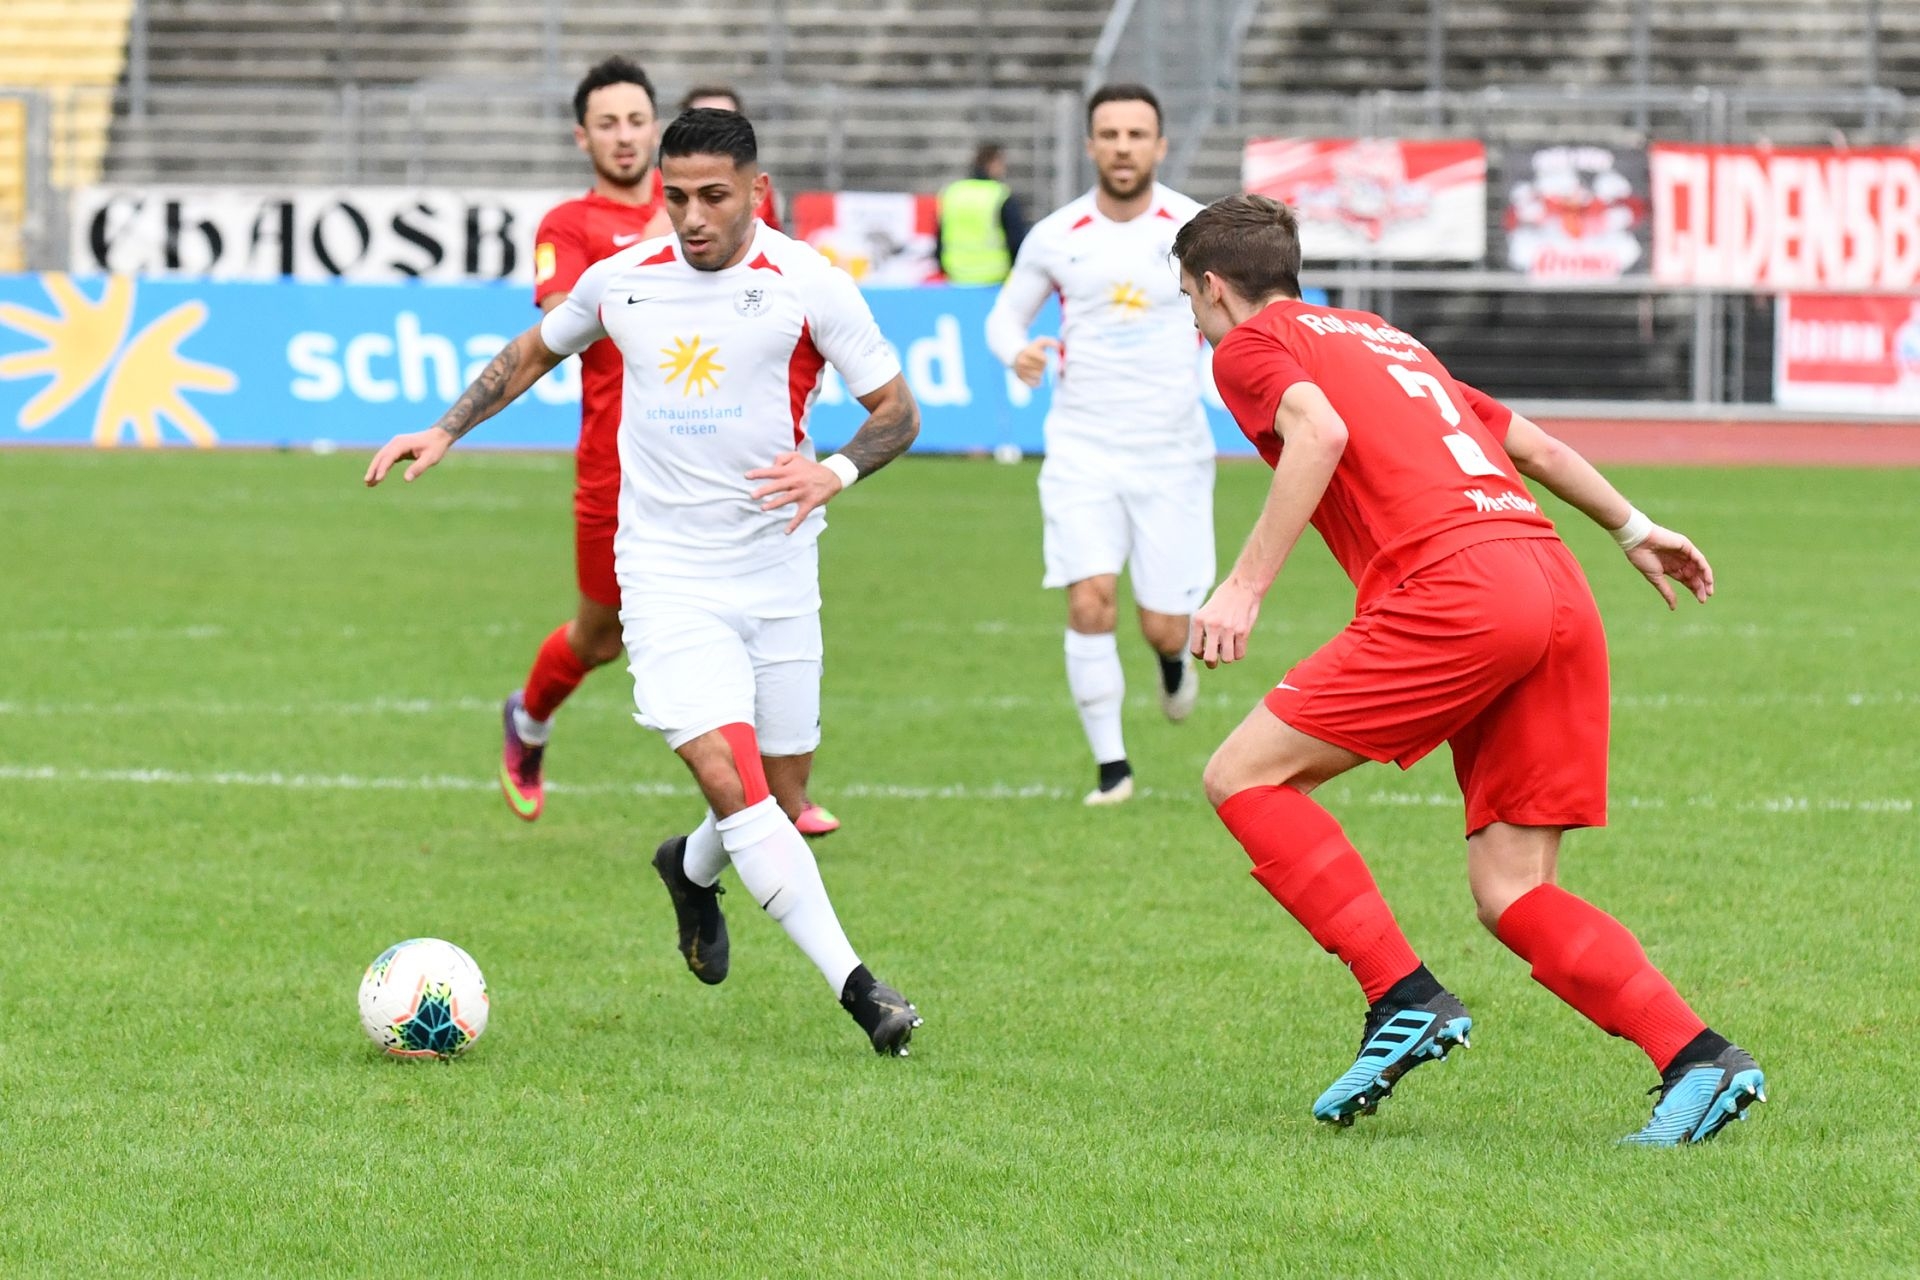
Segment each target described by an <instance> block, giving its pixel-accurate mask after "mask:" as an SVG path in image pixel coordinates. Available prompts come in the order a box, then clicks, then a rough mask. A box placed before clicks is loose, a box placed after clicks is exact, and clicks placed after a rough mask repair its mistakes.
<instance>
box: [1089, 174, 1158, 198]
mask: <svg viewBox="0 0 1920 1280" xmlns="http://www.w3.org/2000/svg"><path fill="white" fill-rule="evenodd" d="M1134 173H1135V177H1134V180H1133V181H1132V183H1130V184H1128V185H1126V186H1122V185H1120V184H1119V183H1117V182H1115V181H1114V180H1113V179H1111V178H1109V177H1108V176H1107V175H1106V173H1105V171H1104V170H1103V171H1102V172H1101V173H1100V189H1101V190H1102V191H1104V192H1106V193H1107V194H1108V195H1109V196H1111V197H1113V198H1114V199H1115V200H1132V199H1134V198H1135V197H1137V196H1140V195H1142V194H1144V193H1145V192H1146V191H1147V189H1148V188H1150V187H1152V186H1153V170H1152V169H1150V168H1140V169H1136V170H1135V171H1134Z"/></svg>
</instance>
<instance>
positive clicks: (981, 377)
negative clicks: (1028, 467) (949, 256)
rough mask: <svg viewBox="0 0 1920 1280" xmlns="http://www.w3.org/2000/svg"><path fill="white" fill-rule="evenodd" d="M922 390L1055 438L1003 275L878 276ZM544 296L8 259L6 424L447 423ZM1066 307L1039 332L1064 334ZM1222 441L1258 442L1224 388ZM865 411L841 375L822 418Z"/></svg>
mask: <svg viewBox="0 0 1920 1280" xmlns="http://www.w3.org/2000/svg"><path fill="white" fill-rule="evenodd" d="M867 296H868V299H869V300H870V301H871V303H872V305H873V310H874V315H875V316H876V317H877V318H878V320H879V322H880V328H881V330H882V331H883V332H884V333H886V335H887V336H888V338H889V339H891V340H892V342H893V343H894V345H895V346H896V347H897V348H898V349H899V352H900V359H901V365H902V367H903V368H904V369H905V370H906V372H907V379H908V381H909V383H910V384H911V385H912V388H913V392H914V395H915V396H916V397H917V398H918V399H919V401H920V407H921V413H922V428H921V434H920V440H919V444H918V445H917V446H916V448H917V449H918V450H919V451H922V452H934V453H962V452H979V451H986V450H991V449H994V448H995V447H997V446H1001V445H1014V446H1017V447H1018V448H1020V449H1021V450H1022V451H1023V452H1027V453H1034V452H1039V451H1040V450H1041V448H1042V434H1041V423H1042V421H1043V419H1044V418H1045V416H1046V409H1047V399H1048V391H1047V389H1046V388H1045V387H1042V388H1041V389H1039V390H1037V391H1029V390H1028V389H1027V388H1026V387H1024V386H1022V385H1021V384H1020V383H1019V382H1018V381H1017V380H1015V379H1014V378H1013V377H1012V376H1011V375H1010V374H1009V373H1008V372H1007V371H1006V370H1005V369H1004V368H1003V367H1002V366H1001V365H1000V363H999V362H998V361H997V360H995V359H994V358H993V355H992V353H991V352H989V351H988V350H987V344H986V336H985V325H986V316H987V311H988V309H989V308H990V307H991V306H992V304H993V297H994V291H993V290H991V289H964V288H948V287H941V286H929V287H926V288H917V289H875V290H872V291H870V292H869V293H868V295H867ZM536 316H537V313H536V312H535V311H534V309H533V307H532V305H531V304H530V302H529V301H528V298H527V291H526V290H525V289H524V288H521V287H519V286H515V285H510V284H444V285H430V284H392V285H387V284H347V283H329V284H307V283H294V282H290V281H286V282H274V283H263V284H252V283H240V282H214V281H173V280H138V279H134V278H132V277H127V276H98V277H74V276H65V275H58V274H45V275H9V276H0V443H11V444H76V445H86V444H91V445H95V446H98V447H102V448H114V447H122V446H147V447H157V446H161V445H188V446H199V447H202V448H212V447H215V446H219V445H242V446H253V447H259V446H268V447H272V446H281V447H292V446H310V445H314V444H316V443H322V444H323V446H324V443H328V442H330V443H332V444H334V445H339V446H351V447H355V448H361V447H372V446H376V445H379V444H381V443H383V442H384V441H385V440H386V439H387V438H388V437H389V436H392V435H394V434H396V433H398V432H402V431H416V430H419V429H420V428H422V427H425V426H427V425H429V424H431V423H432V422H433V420H434V419H435V418H436V417H438V416H439V415H440V413H441V411H442V410H444V409H445V408H446V407H447V406H448V405H450V404H452V403H453V401H454V399H455V398H456V397H457V396H458V395H459V394H460V392H461V390H462V389H463V388H464V387H465V386H466V385H467V383H468V382H469V381H471V380H472V378H473V377H474V376H475V375H476V374H478V373H479V371H480V370H481V369H482V368H483V367H484V366H485V365H486V363H487V361H488V360H490V359H492V357H493V355H494V353H495V352H497V351H498V350H499V349H500V347H501V345H502V344H504V343H505V342H506V341H507V339H508V338H509V337H511V336H512V335H513V334H515V333H518V332H519V331H521V330H522V329H524V328H526V327H527V326H528V325H529V324H531V323H532V322H533V321H534V319H535V318H536ZM1057 323H1058V313H1057V312H1056V311H1054V310H1053V309H1052V308H1051V307H1050V308H1049V310H1048V312H1047V313H1045V314H1043V315H1042V316H1041V318H1040V321H1039V323H1038V324H1037V325H1036V326H1035V333H1036V334H1039V333H1053V332H1054V331H1055V329H1054V326H1055V325H1057ZM579 379H580V375H579V368H578V363H577V362H576V361H571V360H570V361H568V362H567V363H566V364H564V365H562V366H561V367H560V368H558V369H556V370H554V372H553V373H552V374H550V375H548V376H547V377H546V378H545V379H543V380H542V381H541V382H540V383H538V384H537V385H536V386H535V387H534V388H533V390H532V391H531V392H529V393H528V394H527V395H526V396H524V397H522V398H521V400H520V401H519V402H518V403H516V404H515V405H513V406H512V407H511V408H509V409H508V410H507V411H506V412H505V413H503V414H501V415H500V416H499V417H497V418H495V419H494V420H492V421H491V422H489V423H487V424H486V425H485V426H483V427H481V428H480V429H479V430H478V431H476V432H475V433H474V435H473V436H471V437H470V438H469V439H468V440H467V442H466V443H465V445H463V446H462V447H473V446H493V447H508V448H522V449H526V448H533V449H567V448H571V447H572V445H573V442H574V440H575V438H576V436H577V435H578V433H579V413H580V380H579ZM1210 412H1211V414H1212V418H1213V424H1214V436H1215V439H1216V440H1217V441H1218V442H1219V444H1220V448H1221V452H1223V453H1233V454H1245V453H1248V452H1250V449H1249V447H1248V445H1247V443H1246V441H1245V439H1244V438H1243V437H1242V436H1241V435H1240V432H1239V431H1238V430H1237V429H1236V428H1235V427H1234V425H1233V423H1232V421H1231V420H1230V419H1229V418H1228V417H1227V415H1226V414H1225V412H1224V411H1223V410H1222V409H1221V408H1220V406H1219V402H1218V399H1217V397H1212V396H1211V395H1210ZM863 417H864V414H863V413H862V411H861V409H860V406H859V405H858V404H856V403H854V402H853V401H852V400H850V399H849V398H848V396H847V395H846V390H845V388H844V387H843V386H842V385H841V384H840V383H839V381H838V380H837V379H835V378H828V379H827V380H826V381H825V383H824V384H823V386H822V390H821V395H820V402H819V405H818V406H817V408H816V411H815V416H814V424H813V425H814V437H815V439H816V440H817V441H818V442H819V443H820V444H821V445H822V446H823V447H832V446H834V445H837V444H839V443H841V442H843V441H845V440H846V439H847V438H848V437H849V436H851V435H852V434H853V432H854V431H855V430H856V429H857V428H858V427H859V425H860V422H861V421H862V419H863Z"/></svg>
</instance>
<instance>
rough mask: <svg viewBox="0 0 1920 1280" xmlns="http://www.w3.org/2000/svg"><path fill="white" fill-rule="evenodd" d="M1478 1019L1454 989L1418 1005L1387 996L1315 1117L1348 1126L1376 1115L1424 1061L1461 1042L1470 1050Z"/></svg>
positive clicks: (1371, 1013) (1372, 1011) (1370, 1014)
mask: <svg viewBox="0 0 1920 1280" xmlns="http://www.w3.org/2000/svg"><path fill="white" fill-rule="evenodd" d="M1471 1030H1473V1019H1472V1018H1471V1017H1469V1016H1468V1014H1467V1007H1466V1006H1465V1005H1463V1004H1461V1003H1460V1001H1459V1000H1458V999H1456V998H1455V997H1454V995H1453V993H1452V992H1450V991H1442V992H1440V994H1438V995H1436V996H1433V997H1431V998H1429V999H1426V1000H1423V1001H1421V1002H1420V1003H1419V1004H1414V1005H1401V1006H1395V1005H1390V1004H1388V1003H1387V1002H1386V1001H1384V1000H1382V1001H1381V1002H1380V1003H1379V1004H1376V1005H1374V1006H1373V1007H1372V1008H1371V1009H1368V1010H1367V1021H1366V1025H1365V1026H1364V1027H1362V1028H1361V1031H1360V1056H1359V1057H1358V1058H1355V1059H1354V1062H1353V1065H1352V1066H1351V1067H1349V1068H1347V1073H1346V1074H1345V1075H1343V1076H1341V1077H1340V1078H1339V1079H1338V1080H1335V1081H1334V1082H1333V1084H1332V1085H1330V1086H1329V1087H1328V1089H1327V1091H1326V1092H1325V1093H1323V1094H1321V1095H1320V1097H1319V1098H1318V1099H1317V1100H1316V1101H1315V1102H1314V1104H1313V1117H1314V1119H1316V1120H1324V1121H1326V1122H1327V1123H1328V1124H1337V1125H1339V1126H1341V1127H1342V1128H1345V1127H1346V1126H1348V1125H1350V1124H1352V1123H1353V1122H1354V1120H1355V1119H1356V1118H1357V1117H1359V1116H1370V1115H1372V1114H1373V1113H1374V1112H1375V1111H1376V1110H1378V1109H1379V1107H1380V1104H1381V1103H1382V1102H1384V1101H1386V1099H1387V1098H1388V1097H1389V1096H1390V1095H1391V1094H1392V1093H1393V1086H1394V1085H1395V1084H1397V1083H1399V1080H1400V1077H1401V1076H1404V1075H1405V1074H1407V1072H1409V1071H1411V1070H1413V1069H1414V1068H1415V1067H1417V1066H1419V1065H1420V1064H1421V1063H1423V1062H1433V1061H1437V1060H1440V1059H1444V1058H1445V1057H1446V1056H1447V1054H1448V1053H1449V1052H1450V1051H1451V1050H1452V1049H1453V1048H1454V1047H1455V1046H1458V1047H1459V1048H1462V1049H1466V1048H1470V1047H1471V1046H1470V1045H1469V1044H1468V1043H1467V1033H1468V1032H1469V1031H1471Z"/></svg>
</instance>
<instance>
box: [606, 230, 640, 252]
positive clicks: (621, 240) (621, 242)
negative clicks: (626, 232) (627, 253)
mask: <svg viewBox="0 0 1920 1280" xmlns="http://www.w3.org/2000/svg"><path fill="white" fill-rule="evenodd" d="M646 238H647V233H646V232H644V231H636V232H634V233H633V234H632V235H630V236H615V237H614V238H613V242H614V244H616V245H618V246H619V247H620V248H622V249H624V248H626V247H627V246H628V245H630V244H639V243H640V242H641V241H642V240H645V239H646Z"/></svg>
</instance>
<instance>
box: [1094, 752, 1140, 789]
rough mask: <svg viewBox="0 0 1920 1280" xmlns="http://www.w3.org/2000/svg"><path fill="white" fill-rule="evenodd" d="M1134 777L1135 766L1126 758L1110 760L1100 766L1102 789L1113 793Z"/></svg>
mask: <svg viewBox="0 0 1920 1280" xmlns="http://www.w3.org/2000/svg"><path fill="white" fill-rule="evenodd" d="M1132 776H1133V766H1132V765H1130V764H1128V763H1127V758H1126V757H1125V756H1121V757H1120V758H1119V759H1118V760H1108V761H1106V762H1105V763H1103V764H1102V765H1101V766H1100V789H1101V790H1102V791H1111V790H1113V789H1114V788H1115V787H1117V786H1119V785H1120V784H1121V783H1122V782H1124V781H1125V780H1126V779H1128V778H1131V777H1132Z"/></svg>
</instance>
